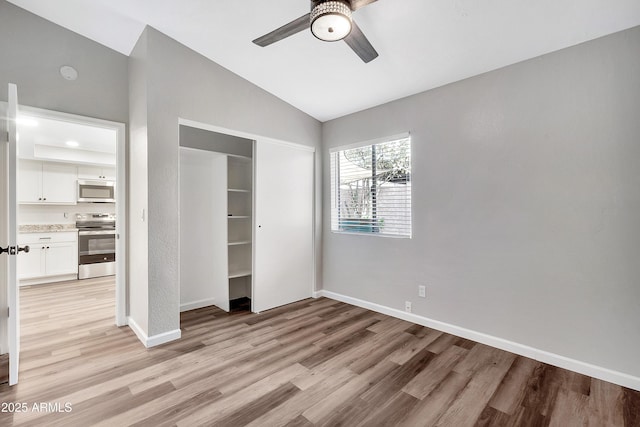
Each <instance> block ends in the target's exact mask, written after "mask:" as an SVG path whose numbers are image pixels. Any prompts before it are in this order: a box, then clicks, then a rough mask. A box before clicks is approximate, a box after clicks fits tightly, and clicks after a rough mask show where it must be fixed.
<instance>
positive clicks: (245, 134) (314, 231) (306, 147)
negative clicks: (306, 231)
mask: <svg viewBox="0 0 640 427" xmlns="http://www.w3.org/2000/svg"><path fill="white" fill-rule="evenodd" d="M180 125H184V126H189V127H192V128H196V129H202V130H208V131H212V132H218V133H222V134H227V135H232V136H237V137H240V138H245V139H252V140H253V159H252V161H253V179H254V180H255V167H256V164H255V150H256V144H259V143H260V141H261V140H268V141H269V142H273V143H277V144H282V145H287V146H291V147H295V148H299V149H302V150H307V151H310V152H312V153H313V194H312V199H313V200H312V201H313V203H312V209H313V218H312V220H311V222H312V226H313V227H312V229H311V230H310V231H311V244H312V246H313V247H312V257H313V262H312V265H313V266H312V270H313V274H312V277H311V290H310V291H311V295H312V296H313V297H316V295H317V289H316V281H317V276H318V270H317V269H318V259H317V256H318V253H319V252H318V248H317V247H316V246H317V241H318V240H317V237H318V236H317V234H320V233H321V232H322V231H321V230H319V229H318V224H317V218H318V217H317V207H318V204H317V203H318V202H317V196H318V191H317V186H318V182H320V183H321V182H322V180H318V176H317V173H318V166H317V161H318V152H317V150H316V148H315V147H312V146H310V145H303V144H298V143H295V142H289V141H284V140H281V139H278V138H272V137H268V136H264V135H258V134H254V133H249V132H242V131H237V130H233V129H228V128H225V127H221V126H215V125H211V124H208V123H203V122H198V121H195V120H190V119H184V118H182V117H178V126H180ZM253 185H254V188H255V182H254V183H253ZM252 198H253V202H252V203H253V206H252V209H251V210H252V212H253V215H252V219H251V222H252V224H251V227H252V234H253V233H254V231H255V229H256V222H255V221H256V206H255V194H253V196H252ZM251 251H252V254H251V257H252V266H251V269H252V271H253V272H254V273H255V264H254V263H255V245H252V248H251ZM179 263H180V260H179V259H178V265H180V264H179ZM178 281H179V279H178ZM255 282H256V281H255V280H251V288H252V291H251V292H252V294H254V290H253V287H254V286H255ZM253 305H254V304H253V301H252V303H251V306H252V307H251V308H252V311H253Z"/></svg>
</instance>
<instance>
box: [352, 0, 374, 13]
mask: <svg viewBox="0 0 640 427" xmlns="http://www.w3.org/2000/svg"><path fill="white" fill-rule="evenodd" d="M376 1H377V0H351V10H352V11H354V12H355V11H356V10H358V9H360V8H361V7H365V6H366V5H368V4H371V3H374V2H376Z"/></svg>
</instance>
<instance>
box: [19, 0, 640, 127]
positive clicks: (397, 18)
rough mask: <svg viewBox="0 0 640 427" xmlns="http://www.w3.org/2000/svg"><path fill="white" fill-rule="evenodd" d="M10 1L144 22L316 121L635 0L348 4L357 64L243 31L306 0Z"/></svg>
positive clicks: (110, 38) (101, 22)
mask: <svg viewBox="0 0 640 427" xmlns="http://www.w3.org/2000/svg"><path fill="white" fill-rule="evenodd" d="M9 1H10V2H11V3H13V4H16V5H18V6H20V7H22V8H24V9H27V10H29V11H31V12H33V13H35V14H37V15H40V16H42V17H44V18H46V19H48V20H50V21H53V22H55V23H57V24H59V25H62V26H63V27H66V28H68V29H70V30H73V31H75V32H77V33H79V34H82V35H84V36H86V37H88V38H90V39H93V40H95V41H97V42H100V43H102V44H104V45H106V46H108V47H110V48H112V49H115V50H117V51H119V52H121V53H124V54H127V55H128V54H129V53H130V52H131V50H132V48H133V46H134V45H135V42H136V40H137V38H138V36H139V35H140V33H141V32H142V30H143V29H144V26H145V25H147V24H148V25H150V26H152V27H154V28H156V29H158V30H159V31H161V32H163V33H165V34H167V35H168V36H170V37H172V38H174V39H176V40H178V41H179V42H181V43H183V44H185V45H187V46H189V47H190V48H192V49H194V50H195V51H197V52H199V53H201V54H202V55H204V56H206V57H208V58H210V59H211V60H213V61H215V62H217V63H218V64H220V65H222V66H224V67H225V68H227V69H229V70H231V71H233V72H234V73H236V74H238V75H240V76H242V77H244V78H246V79H247V80H249V81H251V82H253V83H255V84H256V85H258V86H260V87H262V88H263V89H265V90H267V91H268V92H271V93H272V94H274V95H276V96H277V97H279V98H281V99H283V100H285V101H286V102H288V103H290V104H291V105H293V106H295V107H297V108H299V109H300V110H302V111H305V112H306V113H308V114H310V115H311V116H313V117H315V118H317V119H319V120H321V121H326V120H330V119H332V118H336V117H340V116H343V115H345V114H349V113H352V112H355V111H359V110H362V109H366V108H369V107H372V106H375V105H379V104H382V103H385V102H388V101H391V100H394V99H398V98H402V97H404V96H407V95H411V94H414V93H418V92H422V91H425V90H428V89H432V88H434V87H438V86H442V85H445V84H447V83H451V82H454V81H458V80H461V79H464V78H467V77H471V76H474V75H477V74H480V73H484V72H487V71H490V70H494V69H497V68H500V67H503V66H506V65H509V64H513V63H516V62H520V61H522V60H525V59H529V58H533V57H536V56H539V55H542V54H544V53H548V52H552V51H555V50H559V49H562V48H565V47H569V46H572V45H575V44H578V43H581V42H584V41H587V40H591V39H594V38H597V37H601V36H604V35H607V34H611V33H614V32H617V31H620V30H624V29H627V28H631V27H634V26H637V25H640V1H638V0H536V1H532V0H485V1H479V0H378V1H377V2H375V3H373V4H371V5H369V6H367V7H365V8H363V9H360V10H358V11H357V12H355V13H354V19H355V20H356V22H357V23H358V25H359V26H360V28H361V29H362V30H363V32H364V33H365V35H366V36H367V37H368V39H369V40H370V41H371V43H372V44H373V46H374V47H375V48H376V50H377V51H378V52H379V54H380V57H378V58H377V59H375V60H374V61H372V62H371V63H369V64H364V63H362V61H361V60H360V59H359V58H358V57H357V56H356V55H355V54H354V53H353V52H352V51H351V50H350V49H349V48H348V47H347V45H346V44H345V43H342V42H338V43H325V42H321V41H319V40H316V39H315V38H314V37H313V36H312V35H311V34H310V32H308V31H305V32H302V33H298V34H296V35H294V36H292V37H290V38H287V39H285V40H282V41H280V42H278V43H276V44H274V45H271V46H268V47H265V48H261V47H258V46H256V45H254V44H253V43H251V40H253V39H255V38H256V37H259V36H261V35H263V34H265V33H267V32H269V31H271V30H274V29H275V28H277V27H279V26H281V25H283V24H285V23H287V22H289V21H292V20H293V19H295V18H298V17H299V16H302V15H304V14H306V13H308V12H309V2H308V1H306V0H243V1H239V0H235V1H229V0H179V1H178V0H135V1H132V0H56V1H42V0H9ZM70 65H73V64H70ZM81 75H82V73H81Z"/></svg>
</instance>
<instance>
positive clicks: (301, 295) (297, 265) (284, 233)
mask: <svg viewBox="0 0 640 427" xmlns="http://www.w3.org/2000/svg"><path fill="white" fill-rule="evenodd" d="M254 190H255V233H254V239H255V252H254V282H253V301H252V303H253V307H252V310H253V311H254V312H260V311H264V310H268V309H271V308H274V307H279V306H281V305H285V304H289V303H292V302H295V301H300V300H302V299H305V298H309V297H311V295H312V291H313V276H314V262H313V223H314V218H313V198H314V152H313V151H312V150H311V149H310V148H308V147H304V146H296V145H292V144H291V145H289V144H281V143H277V142H271V141H265V140H259V141H257V142H256V149H255V186H254Z"/></svg>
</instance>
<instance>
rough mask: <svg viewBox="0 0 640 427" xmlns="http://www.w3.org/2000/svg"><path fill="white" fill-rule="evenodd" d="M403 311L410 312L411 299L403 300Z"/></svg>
mask: <svg viewBox="0 0 640 427" xmlns="http://www.w3.org/2000/svg"><path fill="white" fill-rule="evenodd" d="M404 311H406V312H407V313H411V301H405V302H404Z"/></svg>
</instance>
